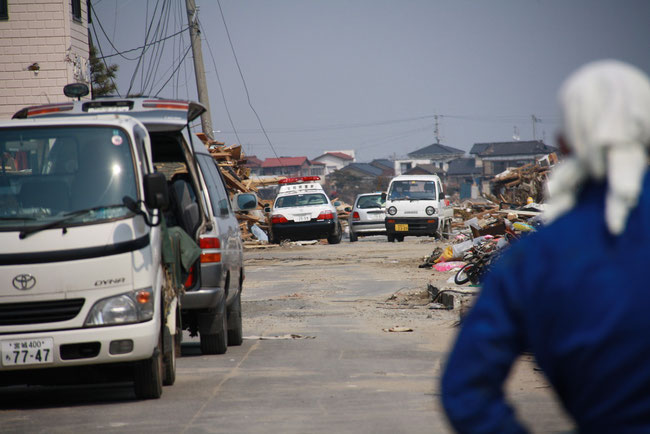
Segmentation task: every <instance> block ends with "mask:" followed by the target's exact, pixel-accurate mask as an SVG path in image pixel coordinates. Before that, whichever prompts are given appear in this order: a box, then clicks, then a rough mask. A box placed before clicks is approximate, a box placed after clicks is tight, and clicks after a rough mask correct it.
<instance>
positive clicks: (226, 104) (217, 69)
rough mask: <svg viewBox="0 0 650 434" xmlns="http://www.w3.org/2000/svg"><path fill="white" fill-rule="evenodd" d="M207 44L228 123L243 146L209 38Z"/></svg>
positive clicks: (206, 39)
mask: <svg viewBox="0 0 650 434" xmlns="http://www.w3.org/2000/svg"><path fill="white" fill-rule="evenodd" d="M198 23H199V28H200V29H201V31H202V32H203V25H202V24H201V21H200V20H198ZM205 43H206V45H207V46H208V51H209V52H210V58H211V59H212V66H214V73H215V76H216V77H217V83H218V84H219V90H220V91H221V98H222V100H223V106H224V108H225V109H226V114H227V116H228V121H229V122H230V126H231V127H232V130H233V132H234V133H235V137H236V138H237V143H239V144H241V139H240V138H239V134H238V133H237V128H236V127H235V123H234V122H233V120H232V116H231V115H230V110H229V109H228V102H227V101H226V94H225V93H224V91H223V85H222V83H221V77H220V76H219V68H217V62H216V61H215V60H214V54H213V53H212V46H210V42H209V41H208V38H205Z"/></svg>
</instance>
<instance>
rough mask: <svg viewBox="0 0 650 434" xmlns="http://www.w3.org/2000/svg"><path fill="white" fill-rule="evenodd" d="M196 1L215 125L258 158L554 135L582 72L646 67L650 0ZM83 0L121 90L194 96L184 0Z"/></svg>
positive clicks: (371, 152) (387, 153)
mask: <svg viewBox="0 0 650 434" xmlns="http://www.w3.org/2000/svg"><path fill="white" fill-rule="evenodd" d="M195 1H196V5H197V6H198V8H199V9H198V19H199V22H200V27H201V39H202V44H201V46H202V51H203V63H204V66H205V72H206V80H207V84H208V94H209V103H210V109H211V119H212V125H213V130H215V133H214V136H215V138H216V139H217V140H220V141H223V142H225V143H226V144H227V145H232V144H241V145H242V146H243V149H244V151H245V153H246V154H247V155H257V156H258V157H259V158H261V159H264V158H269V157H281V156H306V157H308V158H310V159H311V158H316V157H318V156H319V155H321V154H323V153H324V152H326V151H337V150H354V151H355V154H356V160H357V161H358V162H370V161H371V160H373V159H376V158H400V157H404V156H405V155H406V154H407V153H409V152H412V151H415V150H417V149H420V148H423V147H425V146H428V145H430V144H432V143H436V142H437V140H439V142H440V143H441V144H443V145H446V146H451V147H454V148H458V149H461V150H464V151H469V150H470V149H471V147H472V145H473V144H474V143H482V142H498V141H512V140H515V139H517V138H518V139H520V140H533V139H537V140H543V141H544V142H545V143H546V144H549V145H554V144H555V139H554V138H555V134H556V132H557V130H558V128H559V120H560V115H559V110H558V107H557V102H556V95H557V90H558V88H559V87H560V85H561V84H562V82H563V80H564V79H565V78H566V77H567V76H568V75H569V74H570V73H571V72H573V71H574V70H575V69H577V68H578V67H580V66H581V65H583V64H585V63H587V62H590V61H594V60H599V59H606V58H612V59H618V60H622V61H626V62H629V63H631V64H633V65H636V66H637V67H639V68H640V69H642V70H643V71H645V72H646V73H648V74H650V26H649V25H648V18H649V17H650V1H647V0H608V1H606V0H480V1H479V0H195ZM92 4H93V8H94V15H93V16H92V20H93V22H92V24H91V26H92V27H91V34H92V36H93V40H94V41H95V43H96V45H98V46H99V47H100V48H101V54H102V55H103V56H106V58H105V60H106V62H107V63H108V64H117V65H119V71H118V74H117V79H116V84H117V86H118V90H119V92H120V94H121V95H125V94H126V93H127V91H129V88H130V92H131V93H142V94H146V95H149V96H153V95H157V96H160V97H165V98H180V99H191V100H198V97H197V91H196V84H195V80H194V67H193V59H192V52H191V51H189V36H188V31H187V14H186V12H185V0H92ZM152 17H153V19H152ZM150 23H152V25H150ZM148 29H149V30H148ZM147 31H148V36H147ZM179 32H180V33H179ZM175 33H179V34H178V35H176V36H173V37H169V38H167V37H168V36H171V35H173V34H175ZM163 37H165V38H167V39H165V40H164V41H163V42H158V43H155V44H151V45H149V46H148V49H147V50H146V51H145V52H144V53H143V50H142V48H141V47H142V46H143V45H144V43H145V41H147V42H149V43H151V42H156V41H158V40H160V39H162V38H163ZM139 47H140V48H139ZM134 49H135V50H134ZM127 50H132V51H128V52H126V53H123V52H124V51H127ZM118 51H119V52H120V53H123V54H122V55H115V53H116V52H118ZM436 116H437V122H436ZM533 118H534V119H535V121H534V120H533ZM436 123H437V131H438V134H437V135H436ZM195 129H196V130H197V131H198V130H200V124H198V125H196V126H195Z"/></svg>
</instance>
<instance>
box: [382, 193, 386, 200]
mask: <svg viewBox="0 0 650 434" xmlns="http://www.w3.org/2000/svg"><path fill="white" fill-rule="evenodd" d="M381 200H383V201H384V202H385V201H386V193H385V192H382V193H381Z"/></svg>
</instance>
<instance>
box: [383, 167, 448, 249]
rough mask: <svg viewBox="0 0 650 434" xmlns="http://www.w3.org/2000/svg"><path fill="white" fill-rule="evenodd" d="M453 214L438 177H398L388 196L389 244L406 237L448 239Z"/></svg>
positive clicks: (391, 184) (387, 233) (390, 185)
mask: <svg viewBox="0 0 650 434" xmlns="http://www.w3.org/2000/svg"><path fill="white" fill-rule="evenodd" d="M453 215H454V211H453V209H452V208H451V207H450V206H449V201H448V200H446V199H445V193H444V191H443V189H442V183H441V182H440V178H439V177H438V176H437V175H399V176H396V177H394V178H393V179H392V180H391V181H390V184H389V186H388V192H387V194H386V220H385V221H386V236H387V237H388V241H389V242H393V241H395V240H397V241H404V237H405V236H407V235H415V236H432V237H436V238H443V237H448V236H449V231H450V230H451V220H452V218H453Z"/></svg>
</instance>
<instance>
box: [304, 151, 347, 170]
mask: <svg viewBox="0 0 650 434" xmlns="http://www.w3.org/2000/svg"><path fill="white" fill-rule="evenodd" d="M311 161H316V162H318V163H323V164H325V175H329V174H330V173H332V172H335V171H337V170H339V169H342V168H344V167H345V166H347V165H348V164H350V163H354V151H327V152H325V153H324V154H323V155H321V156H319V157H316V158H313V159H312V160H311Z"/></svg>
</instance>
